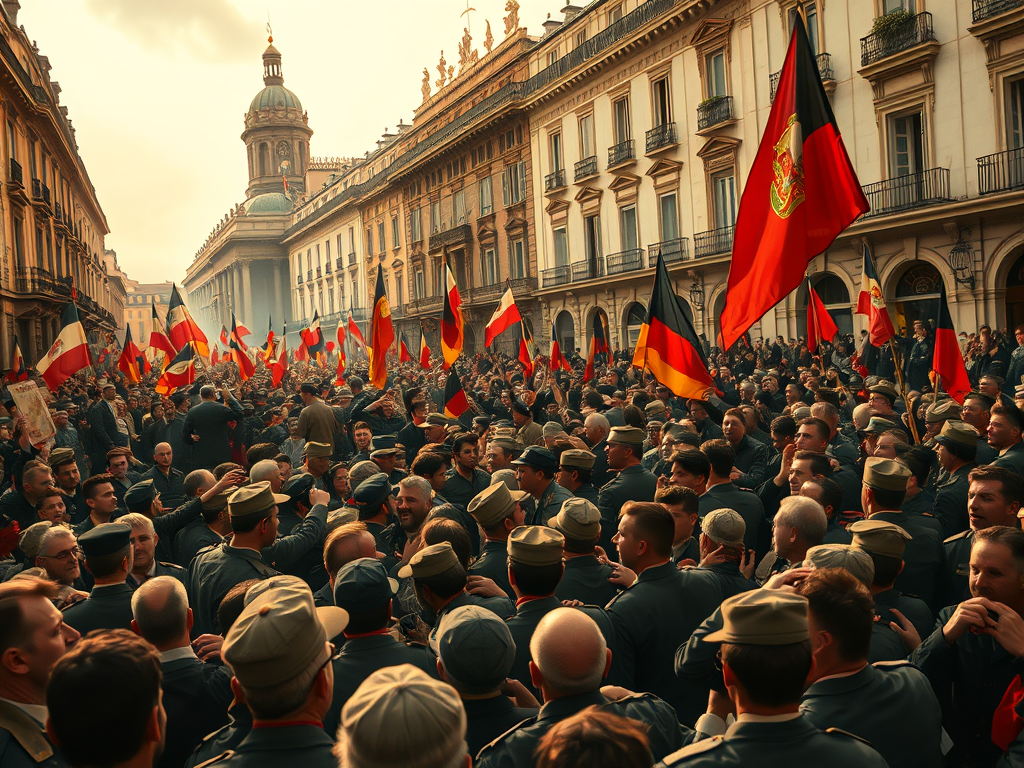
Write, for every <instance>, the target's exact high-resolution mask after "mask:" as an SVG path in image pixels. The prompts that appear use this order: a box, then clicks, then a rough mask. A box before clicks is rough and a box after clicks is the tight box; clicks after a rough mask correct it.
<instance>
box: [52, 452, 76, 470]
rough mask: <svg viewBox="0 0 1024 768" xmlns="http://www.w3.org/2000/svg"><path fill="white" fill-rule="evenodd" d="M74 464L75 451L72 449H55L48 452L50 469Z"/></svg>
mask: <svg viewBox="0 0 1024 768" xmlns="http://www.w3.org/2000/svg"><path fill="white" fill-rule="evenodd" d="M74 462H75V451H74V449H72V448H56V449H54V450H52V451H50V459H49V464H50V467H51V468H53V469H56V468H57V467H59V466H61V465H62V464H73V463H74Z"/></svg>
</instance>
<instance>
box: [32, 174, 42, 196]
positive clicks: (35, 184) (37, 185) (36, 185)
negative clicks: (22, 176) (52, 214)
mask: <svg viewBox="0 0 1024 768" xmlns="http://www.w3.org/2000/svg"><path fill="white" fill-rule="evenodd" d="M32 199H33V200H42V199H43V182H41V181H40V180H39V179H32Z"/></svg>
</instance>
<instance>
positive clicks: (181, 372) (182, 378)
mask: <svg viewBox="0 0 1024 768" xmlns="http://www.w3.org/2000/svg"><path fill="white" fill-rule="evenodd" d="M195 381H196V352H195V348H194V342H191V341H189V342H186V343H185V345H184V346H183V347H182V348H181V351H180V352H178V354H176V355H175V356H174V359H173V360H171V362H170V363H169V364H168V366H167V367H166V368H165V369H164V372H163V374H161V376H160V380H159V381H158V382H157V383H156V386H155V387H154V389H155V390H156V391H157V392H159V393H160V394H161V395H166V394H168V393H170V392H171V391H172V390H175V389H177V388H178V387H184V386H186V385H188V384H194V383H195Z"/></svg>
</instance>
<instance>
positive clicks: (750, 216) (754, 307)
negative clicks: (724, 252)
mask: <svg viewBox="0 0 1024 768" xmlns="http://www.w3.org/2000/svg"><path fill="white" fill-rule="evenodd" d="M869 208H870V206H869V205H868V201H867V198H865V197H864V192H863V191H862V190H861V188H860V182H859V181H858V180H857V174H856V173H855V172H854V170H853V165H852V164H851V163H850V158H849V156H848V155H847V153H846V147H845V146H844V145H843V139H842V137H841V136H840V135H839V127H838V126H837V125H836V119H835V115H833V114H832V106H831V105H830V104H829V101H828V96H827V95H826V94H825V89H824V87H823V86H822V84H821V75H819V74H818V65H817V63H816V61H815V58H814V53H813V51H811V47H810V45H808V43H807V32H806V30H805V29H804V24H803V21H802V20H801V19H800V18H799V17H797V19H796V22H795V23H794V25H793V36H792V38H791V39H790V42H789V51H788V52H787V53H786V63H785V64H784V65H783V67H782V74H781V75H780V77H779V86H778V90H777V91H776V95H775V103H774V104H773V105H772V110H771V114H770V115H769V116H768V125H767V127H766V128H765V131H764V135H763V136H762V137H761V145H760V146H759V147H758V150H757V156H756V157H755V158H754V164H753V166H752V167H751V169H750V175H749V176H748V177H747V182H746V185H745V186H744V189H743V199H742V200H741V202H740V210H739V215H738V217H737V220H736V233H735V236H734V239H733V248H732V262H731V264H730V268H729V288H728V291H727V293H726V297H725V309H724V310H723V311H722V340H721V344H720V346H721V347H722V349H728V348H730V347H731V346H732V345H733V344H734V343H735V342H736V340H737V339H738V338H739V337H740V336H742V335H743V333H744V332H745V331H747V329H749V328H750V327H751V326H752V325H753V324H754V323H756V322H757V321H758V320H760V319H761V317H762V316H763V315H764V314H765V313H767V312H768V310H769V309H771V308H772V307H774V306H775V305H776V304H778V303H779V302H780V301H782V299H784V298H785V297H786V295H787V294H789V293H790V292H791V291H793V290H794V289H796V287H797V286H799V285H800V281H801V280H802V279H803V276H804V271H805V269H806V267H807V263H808V262H809V261H810V260H811V259H813V258H814V257H815V256H817V255H818V254H819V253H824V252H825V251H826V250H828V247H829V246H830V245H831V244H832V242H833V241H834V240H835V239H836V237H837V236H838V235H839V234H840V233H841V232H842V231H843V230H844V229H846V228H847V227H848V226H850V224H852V223H853V222H854V221H855V220H856V219H857V217H858V216H860V215H861V214H863V213H865V212H867V211H868V209H869Z"/></svg>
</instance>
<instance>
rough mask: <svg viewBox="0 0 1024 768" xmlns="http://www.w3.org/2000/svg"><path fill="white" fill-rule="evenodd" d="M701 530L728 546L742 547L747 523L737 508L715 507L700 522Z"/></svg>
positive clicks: (713, 539) (712, 538)
mask: <svg viewBox="0 0 1024 768" xmlns="http://www.w3.org/2000/svg"><path fill="white" fill-rule="evenodd" d="M700 527H701V530H702V531H703V532H704V533H705V534H706V535H707V537H708V538H709V539H711V540H712V541H717V542H718V543H719V544H722V545H723V546H726V547H742V546H743V537H744V535H746V533H747V524H746V522H744V520H743V516H742V515H740V513H739V512H737V511H736V510H735V509H728V508H723V509H713V510H711V511H710V512H708V513H707V515H705V516H704V519H703V520H702V521H701V523H700Z"/></svg>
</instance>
